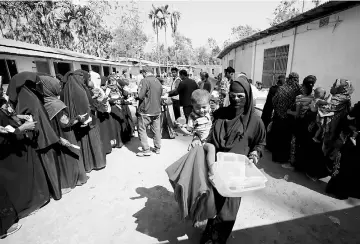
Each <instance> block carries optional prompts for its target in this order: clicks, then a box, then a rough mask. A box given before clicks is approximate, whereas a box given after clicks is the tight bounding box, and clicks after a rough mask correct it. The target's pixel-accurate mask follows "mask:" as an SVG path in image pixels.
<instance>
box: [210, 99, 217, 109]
mask: <svg viewBox="0 0 360 244" xmlns="http://www.w3.org/2000/svg"><path fill="white" fill-rule="evenodd" d="M218 105H219V104H218V103H217V102H215V101H210V108H211V109H216V108H217V107H218Z"/></svg>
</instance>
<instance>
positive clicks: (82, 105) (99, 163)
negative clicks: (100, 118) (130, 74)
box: [63, 70, 106, 172]
mask: <svg viewBox="0 0 360 244" xmlns="http://www.w3.org/2000/svg"><path fill="white" fill-rule="evenodd" d="M88 78H89V74H88V73H87V72H84V71H81V70H77V71H70V72H68V73H67V74H66V75H65V76H64V79H63V82H64V84H65V85H64V94H63V99H64V101H63V102H64V103H65V105H66V106H67V107H68V109H69V117H70V118H74V117H76V116H77V115H81V114H86V113H87V114H88V116H91V117H92V122H91V123H90V125H88V126H86V127H80V126H79V125H76V126H75V127H74V132H75V137H76V140H77V141H78V144H79V146H80V147H81V149H80V150H81V153H82V157H83V161H84V166H85V170H86V172H90V171H92V170H93V169H102V168H104V167H105V166H106V157H105V153H104V151H103V148H102V142H101V136H100V128H99V124H98V123H97V118H96V115H95V114H94V113H93V111H92V110H91V108H90V105H91V104H90V102H91V99H92V98H91V95H90V91H89V90H88V88H87V87H86V85H85V82H86V80H87V79H88ZM87 118H88V117H87Z"/></svg>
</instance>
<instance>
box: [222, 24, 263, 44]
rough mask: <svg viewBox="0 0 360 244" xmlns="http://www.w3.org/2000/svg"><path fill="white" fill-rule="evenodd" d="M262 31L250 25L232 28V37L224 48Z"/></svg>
mask: <svg viewBox="0 0 360 244" xmlns="http://www.w3.org/2000/svg"><path fill="white" fill-rule="evenodd" d="M259 31H261V30H260V29H257V28H253V27H251V26H250V25H239V26H236V27H233V28H231V36H230V38H229V39H227V40H226V41H225V42H224V44H223V48H225V47H227V46H228V45H230V44H231V43H233V42H236V41H239V40H241V39H244V38H246V37H249V36H251V35H253V34H255V33H257V32H259Z"/></svg>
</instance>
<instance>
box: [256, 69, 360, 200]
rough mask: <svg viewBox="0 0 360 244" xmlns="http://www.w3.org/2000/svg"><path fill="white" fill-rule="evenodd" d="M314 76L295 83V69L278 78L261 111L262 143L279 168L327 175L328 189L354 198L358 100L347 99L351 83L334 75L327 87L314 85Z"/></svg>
mask: <svg viewBox="0 0 360 244" xmlns="http://www.w3.org/2000/svg"><path fill="white" fill-rule="evenodd" d="M316 81H317V79H316V77H315V76H313V75H309V76H306V77H305V78H304V80H303V82H302V84H299V75H298V74H297V73H295V72H293V73H290V74H289V76H288V77H287V78H286V79H285V76H279V77H278V82H277V84H276V85H274V86H272V87H271V88H270V90H269V93H268V97H267V100H266V104H265V106H264V110H263V113H262V120H263V122H264V125H265V126H266V128H267V132H268V137H267V147H268V149H269V150H270V151H271V152H272V160H273V161H274V162H277V163H280V164H281V165H282V166H283V167H284V168H287V169H295V170H299V171H302V172H304V173H305V174H306V175H307V176H308V177H309V178H310V179H312V180H313V181H317V180H318V179H320V178H323V177H327V176H331V180H330V181H329V182H328V184H327V188H326V192H327V193H328V194H331V195H334V196H335V197H337V198H340V199H346V198H348V197H357V198H359V197H360V191H359V189H358V188H357V187H356V185H357V184H358V182H357V181H356V179H357V175H356V174H357V172H358V171H359V169H360V168H359V164H357V163H356V162H355V161H354V159H355V158H356V157H355V155H356V154H355V152H356V149H359V136H358V131H359V129H360V127H359V122H360V120H359V116H360V113H359V107H360V104H359V102H358V103H356V104H355V105H354V106H352V104H351V95H352V93H353V92H354V87H353V85H352V83H351V81H349V80H347V79H336V80H335V82H334V83H333V85H332V87H331V89H330V91H326V90H325V89H324V88H322V87H316V88H315V84H316ZM314 88H315V89H314ZM340 165H341V166H340Z"/></svg>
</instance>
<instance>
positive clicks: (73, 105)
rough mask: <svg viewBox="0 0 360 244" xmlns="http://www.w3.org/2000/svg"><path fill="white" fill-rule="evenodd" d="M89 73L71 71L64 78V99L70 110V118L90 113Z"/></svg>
mask: <svg viewBox="0 0 360 244" xmlns="http://www.w3.org/2000/svg"><path fill="white" fill-rule="evenodd" d="M89 77H90V76H89V73H88V72H86V71H83V70H76V71H70V72H68V73H66V74H65V76H64V78H63V84H64V88H63V99H64V101H63V102H64V103H65V105H66V106H67V107H68V109H69V116H70V118H75V117H76V116H78V115H79V114H86V113H88V114H89V112H90V101H91V96H90V97H89V94H88V92H89V91H88V88H87V87H86V84H87V82H88V80H89Z"/></svg>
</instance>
